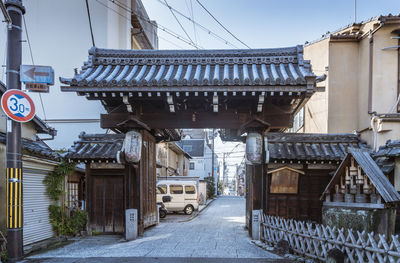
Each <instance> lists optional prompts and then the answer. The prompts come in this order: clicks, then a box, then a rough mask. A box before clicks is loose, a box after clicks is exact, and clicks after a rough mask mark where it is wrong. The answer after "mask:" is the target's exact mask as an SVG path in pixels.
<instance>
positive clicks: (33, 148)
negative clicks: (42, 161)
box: [0, 132, 60, 160]
mask: <svg viewBox="0 0 400 263" xmlns="http://www.w3.org/2000/svg"><path fill="white" fill-rule="evenodd" d="M0 143H2V144H6V134H5V133H3V132H0ZM22 152H23V153H27V154H29V155H32V156H37V157H41V158H46V159H51V160H57V159H58V158H59V157H60V156H59V154H57V153H56V152H55V151H53V150H52V149H51V148H50V147H49V146H48V145H47V144H45V143H44V142H43V141H31V140H28V139H25V138H22Z"/></svg>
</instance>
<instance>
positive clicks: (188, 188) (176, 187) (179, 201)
mask: <svg viewBox="0 0 400 263" xmlns="http://www.w3.org/2000/svg"><path fill="white" fill-rule="evenodd" d="M163 196H170V197H171V201H170V202H164V204H165V208H167V210H168V211H171V212H180V211H183V212H185V214H187V215H191V214H192V213H193V211H195V210H198V209H199V198H198V195H197V184H196V182H195V181H177V180H162V181H158V182H157V202H162V201H163Z"/></svg>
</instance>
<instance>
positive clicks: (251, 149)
mask: <svg viewBox="0 0 400 263" xmlns="http://www.w3.org/2000/svg"><path fill="white" fill-rule="evenodd" d="M262 147H263V141H262V136H261V134H259V133H256V132H250V133H248V134H247V138H246V160H247V162H248V163H250V164H261V161H262V150H263V149H262Z"/></svg>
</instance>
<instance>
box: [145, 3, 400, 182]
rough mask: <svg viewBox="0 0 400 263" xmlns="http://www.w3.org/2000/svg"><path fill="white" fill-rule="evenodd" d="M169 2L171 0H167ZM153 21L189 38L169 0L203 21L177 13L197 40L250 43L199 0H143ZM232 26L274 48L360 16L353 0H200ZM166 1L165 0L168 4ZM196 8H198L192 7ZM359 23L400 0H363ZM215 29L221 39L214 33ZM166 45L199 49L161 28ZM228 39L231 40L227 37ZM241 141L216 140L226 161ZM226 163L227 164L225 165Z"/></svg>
mask: <svg viewBox="0 0 400 263" xmlns="http://www.w3.org/2000/svg"><path fill="white" fill-rule="evenodd" d="M165 1H166V2H165ZM142 2H143V4H144V6H145V8H146V10H147V13H148V15H149V17H150V19H152V20H156V21H157V23H158V24H159V25H160V26H162V27H166V28H168V29H169V30H172V31H173V32H175V33H177V34H178V35H179V36H180V37H184V38H186V39H188V37H187V36H186V34H185V32H184V31H183V30H182V28H181V27H180V25H179V24H178V22H177V21H176V19H175V18H174V16H173V15H172V14H171V12H170V10H169V8H168V7H166V6H165V3H168V4H169V5H170V6H171V7H172V8H174V9H177V10H178V11H179V12H181V13H183V14H184V15H186V16H187V17H189V18H191V19H192V20H194V21H196V22H197V23H198V24H200V25H202V26H203V27H205V28H207V29H208V30H209V31H211V32H212V33H211V34H209V32H208V31H207V30H204V29H202V28H201V27H200V26H194V25H193V23H192V22H191V21H189V20H188V19H186V18H184V17H182V16H181V15H179V14H176V16H177V18H178V20H179V22H180V23H181V24H182V26H183V28H184V29H185V31H186V33H187V34H188V35H189V37H190V38H191V39H192V41H193V43H194V44H196V45H198V46H199V48H200V49H201V48H204V49H230V48H244V49H245V48H247V47H246V46H245V45H243V44H242V43H240V42H239V41H238V40H236V39H235V38H233V37H232V36H231V35H229V33H227V32H226V31H225V30H224V29H223V28H222V27H221V26H219V25H218V24H217V22H215V20H213V18H212V17H211V16H210V15H209V14H208V13H207V12H206V11H205V10H204V9H203V8H202V7H201V6H200V5H199V3H198V1H197V0H142ZM199 2H200V3H201V4H203V6H205V7H206V8H207V9H208V11H209V12H210V13H211V14H212V15H213V16H214V17H216V18H217V20H219V22H220V23H222V24H223V25H224V26H225V27H226V28H227V29H228V30H229V31H231V32H232V33H233V34H234V35H235V36H236V37H237V38H238V39H240V40H241V41H242V42H244V43H245V44H246V45H248V46H249V47H250V48H274V47H285V46H294V45H299V44H304V43H305V42H306V41H309V42H311V41H313V40H316V39H318V38H320V37H321V36H322V35H323V34H325V33H327V32H328V31H329V32H334V31H335V30H337V29H340V28H342V27H344V26H346V25H349V24H351V23H353V22H354V21H355V17H354V1H353V0H330V1H327V0H302V1H294V0H292V1H289V0H281V1H276V0H274V1H272V0H234V1H233V0H199ZM163 3H164V4H163ZM192 10H193V12H192ZM356 10H357V12H356V15H357V20H356V21H357V22H360V21H365V20H368V19H370V18H372V17H376V16H379V15H381V14H382V15H387V14H389V13H391V14H400V0H379V1H378V0H374V1H373V0H362V1H360V0H359V1H357V8H356ZM213 33H214V34H215V35H217V36H219V37H220V38H217V37H214V36H213ZM158 35H159V48H160V49H194V47H193V46H191V45H188V44H186V43H184V42H182V41H180V40H179V39H177V38H175V37H173V36H171V35H169V34H167V33H166V32H164V31H163V30H161V29H159V30H158ZM221 38H222V39H224V40H225V41H227V42H228V44H227V43H226V42H225V41H223V40H221ZM236 145H237V143H229V142H227V143H223V142H222V141H221V140H220V139H219V138H218V139H217V140H216V142H215V149H216V153H217V154H218V156H219V161H220V163H221V164H222V154H221V153H222V152H231V151H232V149H233V148H234V147H235V146H236ZM244 151H245V145H244V144H241V145H240V146H238V147H237V148H236V150H235V152H234V153H232V154H231V155H230V157H229V158H227V159H226V162H227V164H228V169H229V172H228V174H229V177H232V176H233V175H234V172H235V169H236V168H235V166H234V165H235V164H238V163H241V161H242V160H243V155H244ZM221 168H222V167H221Z"/></svg>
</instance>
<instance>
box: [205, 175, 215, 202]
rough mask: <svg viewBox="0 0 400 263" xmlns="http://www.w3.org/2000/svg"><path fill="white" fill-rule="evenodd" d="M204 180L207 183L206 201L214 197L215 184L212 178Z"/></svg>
mask: <svg viewBox="0 0 400 263" xmlns="http://www.w3.org/2000/svg"><path fill="white" fill-rule="evenodd" d="M204 180H205V181H206V182H207V199H211V198H213V197H214V195H215V182H214V177H212V176H208V177H205V178H204Z"/></svg>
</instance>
